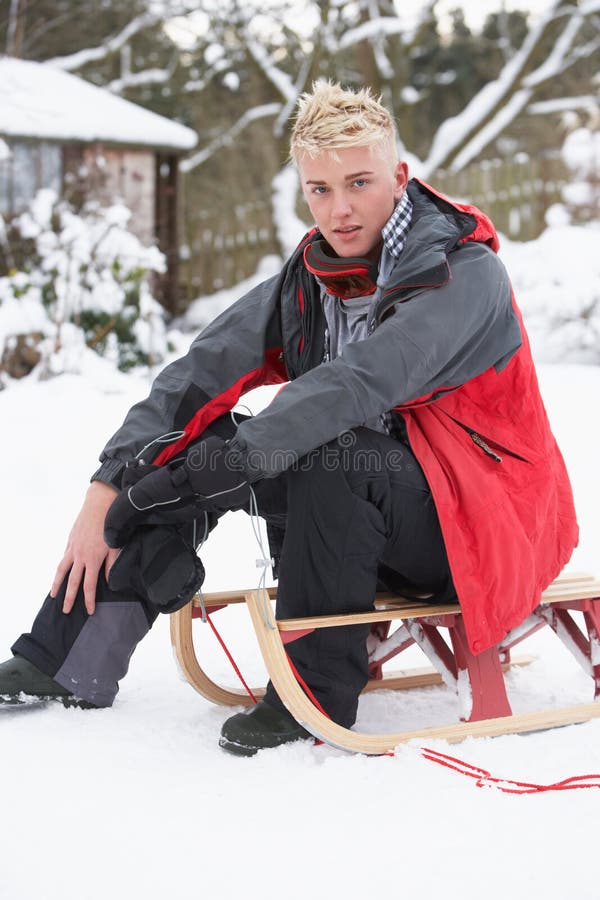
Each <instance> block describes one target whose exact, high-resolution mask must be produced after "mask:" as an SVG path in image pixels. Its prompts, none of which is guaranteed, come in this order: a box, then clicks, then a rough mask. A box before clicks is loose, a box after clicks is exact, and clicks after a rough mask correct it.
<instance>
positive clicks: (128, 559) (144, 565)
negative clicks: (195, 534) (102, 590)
mask: <svg viewBox="0 0 600 900" xmlns="http://www.w3.org/2000/svg"><path fill="white" fill-rule="evenodd" d="M185 530H186V529H185V528H184V527H183V526H180V527H179V528H176V527H174V526H172V525H168V526H167V525H153V526H152V527H151V528H143V527H142V528H138V529H137V531H136V532H135V534H134V535H133V537H132V538H131V540H130V541H129V542H128V544H127V546H126V547H124V548H123V549H122V550H121V552H120V553H119V555H118V556H117V559H116V560H115V562H114V564H113V566H112V568H111V570H110V574H109V576H108V586H109V588H110V589H111V591H131V590H133V591H134V592H135V593H136V594H139V595H140V596H141V597H143V598H144V599H146V600H147V601H148V602H149V603H150V604H151V605H152V606H154V607H155V609H157V610H158V611H159V612H163V613H172V612H175V611H176V610H178V609H181V607H182V606H185V605H186V603H189V601H190V600H191V599H192V597H193V596H194V594H195V593H196V592H197V591H198V590H199V589H200V587H201V585H202V582H203V581H204V567H203V565H202V563H201V562H200V560H199V559H198V557H197V556H196V551H195V549H194V547H193V546H192V544H191V543H190V541H189V540H188V539H187V537H186V535H185V534H184V531H185ZM187 530H188V531H189V530H190V528H189V526H188V528H187Z"/></svg>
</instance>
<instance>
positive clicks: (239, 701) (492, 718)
mask: <svg viewBox="0 0 600 900" xmlns="http://www.w3.org/2000/svg"><path fill="white" fill-rule="evenodd" d="M275 594H276V588H266V589H264V590H262V591H258V590H247V591H232V592H228V591H224V592H216V593H207V594H203V595H202V601H200V599H199V598H195V599H194V601H193V602H192V603H190V604H188V605H187V606H186V607H184V608H183V609H181V610H179V611H178V612H176V613H173V614H172V616H171V640H172V644H173V649H174V653H175V656H176V659H177V661H178V664H179V667H180V669H181V671H182V673H183V675H184V676H185V678H186V679H187V680H188V681H189V682H190V684H191V685H192V686H193V687H194V688H195V689H196V690H197V691H198V692H199V693H200V694H202V695H203V696H204V697H206V698H207V699H208V700H211V701H213V702H215V703H219V704H223V705H226V706H241V705H244V706H249V705H251V704H252V703H253V702H254V701H253V700H252V698H251V697H250V696H249V694H248V693H247V692H246V691H245V690H241V689H236V688H230V687H222V686H221V685H219V684H217V683H216V682H215V681H213V680H212V679H211V678H210V677H209V676H208V675H207V674H206V672H205V671H204V670H203V669H202V667H201V665H200V663H199V661H198V658H197V656H196V652H195V649H194V642H193V634H192V622H193V619H194V618H200V617H201V616H203V617H204V616H205V613H207V614H209V615H211V614H212V613H213V612H215V611H216V610H218V609H223V608H226V607H228V606H230V605H232V604H240V603H245V604H246V605H247V607H248V610H249V612H250V616H251V619H252V623H253V625H254V630H255V632H256V636H257V638H258V643H259V646H260V649H261V652H262V655H263V658H264V661H265V664H266V667H267V671H268V673H269V676H270V678H271V680H272V682H273V685H274V686H275V689H276V690H277V693H278V694H279V696H280V697H281V698H282V700H283V701H284V703H285V705H286V706H287V708H288V710H289V711H290V712H291V714H292V715H293V716H294V718H295V719H296V720H297V721H298V722H300V723H301V724H302V725H303V726H304V727H305V728H306V729H307V730H308V731H309V732H310V733H311V734H313V735H314V736H315V737H317V738H320V739H321V740H323V741H326V742H327V743H328V744H331V745H333V746H335V747H338V748H341V749H344V750H349V751H354V752H360V753H367V754H380V753H385V752H388V751H390V750H393V748H394V747H396V746H397V745H398V744H400V743H403V742H406V741H410V740H413V739H419V740H431V739H434V738H442V739H445V740H447V741H450V742H457V741H461V740H463V739H464V738H466V737H469V736H475V737H477V736H478V737H492V736H498V735H502V734H511V733H525V732H529V731H539V730H543V729H547V728H553V727H557V726H561V725H570V724H575V723H581V722H585V721H587V720H589V719H591V718H594V717H596V716H600V701H599V698H600V580H596V579H595V578H594V577H593V576H591V575H582V574H563V575H561V576H560V577H559V578H558V579H557V580H556V581H554V582H553V583H552V584H551V585H550V586H549V587H548V589H547V590H546V591H545V592H544V594H543V595H542V602H541V604H540V606H539V607H538V608H537V609H536V610H534V612H533V613H532V614H531V616H529V617H528V618H527V619H526V620H525V621H524V622H522V623H521V625H519V626H518V628H516V629H514V630H513V631H512V632H511V633H510V634H508V635H507V636H506V638H505V639H504V640H503V642H502V644H500V645H498V646H496V647H493V648H491V649H490V650H487V651H484V652H483V653H480V654H478V655H477V656H475V655H473V654H472V653H471V651H470V650H469V647H468V644H467V639H466V633H465V629H464V623H463V621H462V616H461V612H460V607H459V606H458V605H457V604H443V605H435V604H432V603H427V602H426V598H425V597H423V598H417V599H415V598H406V597H400V596H397V595H395V594H378V595H377V597H376V600H375V609H374V610H373V611H370V612H364V613H355V614H349V615H331V616H319V617H307V618H296V619H282V620H276V619H275V616H274V612H273V607H272V603H271V601H272V600H273V599H274V597H275ZM575 612H577V613H581V614H582V616H583V622H584V625H585V630H586V632H587V634H586V633H584V631H582V629H581V628H580V627H579V625H578V624H577V623H576V621H575V619H574V617H573V613H575ZM395 622H398V623H399V627H398V628H397V629H396V630H395V631H394V632H393V633H391V634H389V633H388V632H389V629H390V626H391V624H392V623H395ZM361 623H369V624H370V625H371V634H370V636H369V640H368V649H369V663H370V675H371V678H370V680H369V683H368V684H367V686H366V688H365V690H366V691H371V690H380V689H387V690H390V689H393V690H399V689H400V690H401V689H407V688H412V687H419V686H424V685H431V684H441V683H442V682H443V683H445V684H446V685H448V686H449V687H451V688H452V689H453V690H454V691H455V692H456V695H457V699H458V713H459V719H460V721H459V722H458V723H455V724H450V725H446V726H441V727H434V728H424V729H420V730H415V731H404V732H399V733H393V734H365V733H359V732H355V731H351V730H349V729H347V728H343V727H341V726H340V725H337V724H336V723H335V722H332V721H331V720H330V719H328V718H327V717H326V716H325V715H323V713H321V712H320V711H319V710H318V709H317V707H316V706H315V705H314V704H313V702H312V701H311V700H310V699H309V698H308V697H307V695H306V694H305V692H304V690H303V689H302V687H301V686H300V685H299V683H298V681H297V680H296V677H295V675H294V673H293V671H292V669H291V667H290V664H289V660H288V657H287V654H286V650H285V645H286V644H287V643H289V642H290V641H293V640H295V639H297V638H299V637H302V636H303V635H305V634H308V633H310V632H312V631H313V630H315V629H317V628H330V627H334V626H337V625H354V624H361ZM545 626H550V628H551V629H552V631H553V632H554V633H555V634H556V635H557V637H558V638H560V640H561V641H562V643H563V644H564V645H565V646H566V647H567V649H568V650H569V651H570V653H571V654H572V655H573V656H574V658H575V659H576V661H577V662H578V663H579V664H580V666H581V667H582V668H583V670H584V671H585V672H586V673H587V674H588V675H590V676H591V677H592V679H593V683H594V694H593V696H594V700H595V702H592V703H583V704H577V705H575V706H568V707H563V708H560V709H553V710H542V711H540V712H534V713H522V714H513V713H512V710H511V708H510V704H509V701H508V697H507V694H506V688H505V685H504V676H503V671H506V669H508V668H509V667H510V666H512V665H526V664H528V663H529V662H531V661H532V658H531V657H522V658H514V659H511V650H512V648H513V647H514V646H515V645H516V644H518V643H520V642H521V641H523V640H524V639H525V638H527V637H529V636H530V635H531V634H533V633H534V632H536V631H538V630H539V629H540V628H543V627H545ZM442 629H443V630H447V632H448V636H449V638H450V641H449V642H447V640H445V639H444V637H442V633H441V631H442ZM414 644H416V645H417V646H419V647H420V648H421V650H422V651H423V652H424V653H425V655H426V656H427V657H428V659H429V661H430V662H431V663H432V665H433V668H432V669H414V670H411V671H401V672H394V673H391V674H385V675H384V673H383V671H382V666H383V664H384V663H385V662H387V661H388V660H390V659H391V658H393V657H394V656H396V655H398V654H399V653H401V652H402V651H403V650H405V649H406V648H407V647H409V646H412V645H414ZM251 690H252V693H253V695H254V697H255V698H256V699H259V698H260V697H262V696H263V695H264V689H263V688H252V689H251Z"/></svg>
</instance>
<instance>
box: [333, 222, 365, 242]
mask: <svg viewBox="0 0 600 900" xmlns="http://www.w3.org/2000/svg"><path fill="white" fill-rule="evenodd" d="M360 230H361V226H360V225H345V226H344V227H343V228H334V229H333V233H334V234H335V235H336V237H340V238H341V239H342V240H344V239H345V238H350V237H352V236H353V235H355V234H357V233H358V232H359V231H360Z"/></svg>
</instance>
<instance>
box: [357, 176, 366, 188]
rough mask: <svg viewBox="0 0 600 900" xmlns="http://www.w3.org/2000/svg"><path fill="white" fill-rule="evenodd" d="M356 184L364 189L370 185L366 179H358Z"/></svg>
mask: <svg viewBox="0 0 600 900" xmlns="http://www.w3.org/2000/svg"><path fill="white" fill-rule="evenodd" d="M354 184H355V185H356V186H357V187H364V185H365V184H368V182H367V179H366V178H357V179H356V181H355V182H354Z"/></svg>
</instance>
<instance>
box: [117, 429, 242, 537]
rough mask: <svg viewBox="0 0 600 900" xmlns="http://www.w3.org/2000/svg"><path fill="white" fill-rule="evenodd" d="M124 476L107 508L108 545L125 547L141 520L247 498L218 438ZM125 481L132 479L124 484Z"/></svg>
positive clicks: (172, 518)
mask: <svg viewBox="0 0 600 900" xmlns="http://www.w3.org/2000/svg"><path fill="white" fill-rule="evenodd" d="M133 472H135V475H133V478H129V479H128V478H127V475H126V476H125V484H126V486H125V487H124V488H123V490H122V491H121V492H120V494H119V495H118V496H117V498H116V499H115V501H114V502H113V504H112V506H111V507H110V509H109V512H108V515H107V516H106V521H105V525H104V540H105V541H106V543H107V544H108V545H109V547H123V546H124V545H125V544H126V543H127V541H128V540H129V538H130V537H131V535H132V534H133V532H134V531H135V530H136V528H138V527H139V526H140V525H153V524H176V523H178V522H189V521H191V520H192V519H195V518H197V517H198V515H199V514H200V512H201V511H203V510H215V511H219V512H222V511H225V510H227V509H236V508H239V507H241V506H244V505H245V503H246V502H247V501H248V499H249V497H250V484H249V482H248V478H247V475H246V473H245V472H244V471H242V470H240V467H239V465H238V466H237V467H236V466H235V465H234V464H233V462H232V460H231V458H230V454H229V451H228V448H227V444H226V443H225V441H223V440H222V439H221V438H219V437H214V436H211V437H209V438H207V439H206V440H205V441H201V442H200V443H199V444H196V445H195V446H194V447H192V448H191V449H190V450H189V451H188V454H187V456H186V457H185V459H179V460H174V461H173V462H171V463H168V464H167V465H166V466H161V467H160V468H156V467H153V468H152V471H151V472H149V474H147V475H143V476H142V477H139V475H140V472H143V468H142V469H139V468H138V469H135V470H133ZM127 480H129V481H130V482H131V480H135V483H134V484H131V483H130V484H129V485H127Z"/></svg>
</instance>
